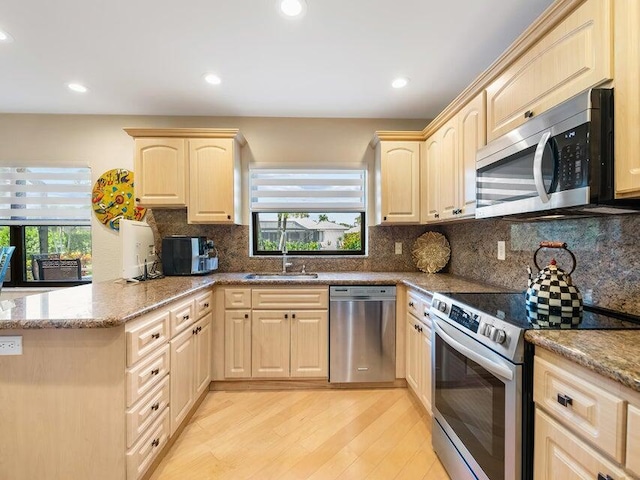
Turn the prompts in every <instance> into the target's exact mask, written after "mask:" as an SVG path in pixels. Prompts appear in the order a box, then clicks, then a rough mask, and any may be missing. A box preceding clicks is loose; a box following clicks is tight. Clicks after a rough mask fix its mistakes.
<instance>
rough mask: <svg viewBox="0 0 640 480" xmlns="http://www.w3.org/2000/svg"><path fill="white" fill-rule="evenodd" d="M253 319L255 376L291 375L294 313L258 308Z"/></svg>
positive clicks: (252, 370) (277, 376) (253, 374)
mask: <svg viewBox="0 0 640 480" xmlns="http://www.w3.org/2000/svg"><path fill="white" fill-rule="evenodd" d="M252 317H253V318H252V319H251V324H252V327H251V375H252V376H253V377H270V378H286V377H289V356H290V338H291V332H290V319H289V317H290V314H289V311H288V310H254V311H253V314H252Z"/></svg>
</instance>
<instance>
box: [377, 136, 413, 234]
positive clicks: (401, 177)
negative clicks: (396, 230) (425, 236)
mask: <svg viewBox="0 0 640 480" xmlns="http://www.w3.org/2000/svg"><path fill="white" fill-rule="evenodd" d="M420 144H421V142H419V141H386V140H382V141H379V142H378V144H377V145H376V171H375V173H376V224H393V223H419V222H420Z"/></svg>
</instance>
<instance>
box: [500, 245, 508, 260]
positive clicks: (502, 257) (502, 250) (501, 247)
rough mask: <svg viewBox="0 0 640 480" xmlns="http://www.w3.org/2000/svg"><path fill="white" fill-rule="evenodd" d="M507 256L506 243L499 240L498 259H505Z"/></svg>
mask: <svg viewBox="0 0 640 480" xmlns="http://www.w3.org/2000/svg"><path fill="white" fill-rule="evenodd" d="M505 258H506V257H505V244H504V242H498V260H504V259H505Z"/></svg>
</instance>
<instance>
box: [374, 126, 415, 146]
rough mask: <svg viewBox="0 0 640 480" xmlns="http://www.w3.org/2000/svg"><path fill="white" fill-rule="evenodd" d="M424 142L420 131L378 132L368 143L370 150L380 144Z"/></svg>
mask: <svg viewBox="0 0 640 480" xmlns="http://www.w3.org/2000/svg"><path fill="white" fill-rule="evenodd" d="M424 140H426V137H425V136H424V132H422V131H412V130H403V131H394V130H378V131H377V132H376V133H375V134H374V135H373V139H371V141H370V142H369V145H370V146H371V148H376V146H377V145H378V143H380V142H421V141H424Z"/></svg>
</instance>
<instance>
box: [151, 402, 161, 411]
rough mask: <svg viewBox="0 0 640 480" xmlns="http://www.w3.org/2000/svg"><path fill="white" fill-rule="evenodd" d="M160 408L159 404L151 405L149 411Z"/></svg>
mask: <svg viewBox="0 0 640 480" xmlns="http://www.w3.org/2000/svg"><path fill="white" fill-rule="evenodd" d="M159 408H160V403H158V402H156V403H154V404H153V405H151V410H158V409H159Z"/></svg>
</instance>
